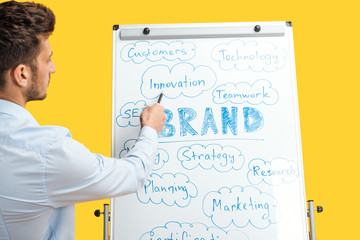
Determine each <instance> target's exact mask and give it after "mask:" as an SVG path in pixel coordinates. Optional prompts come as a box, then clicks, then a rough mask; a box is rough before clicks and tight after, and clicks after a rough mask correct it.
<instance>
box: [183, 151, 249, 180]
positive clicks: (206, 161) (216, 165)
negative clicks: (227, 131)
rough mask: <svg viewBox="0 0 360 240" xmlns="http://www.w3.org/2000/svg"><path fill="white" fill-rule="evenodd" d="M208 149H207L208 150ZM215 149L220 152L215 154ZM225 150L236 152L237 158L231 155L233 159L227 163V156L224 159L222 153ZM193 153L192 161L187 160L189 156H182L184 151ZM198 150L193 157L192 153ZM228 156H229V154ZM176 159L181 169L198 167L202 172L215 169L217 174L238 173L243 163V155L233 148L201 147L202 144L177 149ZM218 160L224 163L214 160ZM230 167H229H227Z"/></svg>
mask: <svg viewBox="0 0 360 240" xmlns="http://www.w3.org/2000/svg"><path fill="white" fill-rule="evenodd" d="M208 148H209V149H208ZM215 148H217V149H216V150H219V148H220V152H221V151H222V152H221V153H218V152H219V151H216V153H215ZM226 149H230V150H232V151H234V152H236V151H237V152H238V153H239V154H237V155H236V156H238V158H236V159H235V154H234V155H233V156H234V157H233V159H232V160H231V157H230V161H228V159H227V156H226V158H225V157H224V153H223V152H225V150H226ZM190 150H192V151H193V154H192V156H194V157H193V160H190V159H189V156H188V155H187V156H184V151H190ZM196 150H199V153H198V154H197V155H196V156H195V155H194V154H195V153H194V151H196ZM207 150H208V151H209V150H210V151H212V154H211V153H206V151H207ZM219 155H220V156H219ZM229 155H230V154H229ZM183 157H185V158H186V157H187V158H188V160H186V159H184V158H183ZM196 157H197V158H198V160H196V159H195V158H196ZM177 158H178V160H179V161H180V162H181V165H182V166H183V168H185V169H187V170H193V169H195V168H197V167H198V166H200V167H201V168H202V169H204V170H210V169H212V168H213V169H215V170H216V171H218V172H222V173H224V172H229V171H231V170H235V171H238V170H240V169H241V168H242V167H243V165H244V162H245V158H244V156H243V154H242V153H241V151H240V150H239V149H237V148H235V147H233V146H221V145H220V144H208V145H206V146H205V145H202V144H192V145H190V146H182V147H181V148H179V150H178V152H177ZM200 158H203V160H200ZM211 158H212V159H213V161H211ZM216 158H217V159H219V158H225V163H226V164H224V162H222V161H221V160H220V161H219V162H216V161H215V159H216ZM227 166H230V167H227Z"/></svg>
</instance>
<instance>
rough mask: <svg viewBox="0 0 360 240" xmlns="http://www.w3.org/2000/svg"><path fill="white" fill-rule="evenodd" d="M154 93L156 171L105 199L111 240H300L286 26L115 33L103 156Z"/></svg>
mask: <svg viewBox="0 0 360 240" xmlns="http://www.w3.org/2000/svg"><path fill="white" fill-rule="evenodd" d="M161 92H163V94H164V97H163V98H162V102H161V104H162V105H163V106H164V107H165V108H166V115H167V119H166V125H165V127H164V129H163V131H162V132H161V133H159V149H158V152H157V155H156V159H154V161H155V167H154V169H153V171H152V173H151V175H150V177H149V179H148V180H147V181H146V183H145V185H144V187H143V188H142V189H141V190H140V191H139V192H138V193H136V194H130V195H127V196H123V197H119V198H114V199H112V200H111V216H112V217H111V229H110V235H111V239H114V240H200V239H203V240H224V239H226V240H259V239H267V240H275V239H276V240H289V239H291V240H304V239H308V229H307V217H306V212H307V209H306V198H305V191H304V176H303V164H302V153H301V138H300V123H299V110H298V102H297V89H296V74H295V62H294V48H293V34H292V25H291V22H257V23H212V24H159V25H128V26H114V30H113V108H112V110H113V112H112V156H113V157H123V156H125V154H126V153H127V151H128V150H129V149H130V148H131V147H132V146H133V144H134V141H135V139H136V137H137V136H138V133H139V129H140V121H139V115H140V112H141V110H142V109H143V108H144V106H146V105H151V104H153V103H155V102H156V100H157V98H158V96H159V94H160V93H161Z"/></svg>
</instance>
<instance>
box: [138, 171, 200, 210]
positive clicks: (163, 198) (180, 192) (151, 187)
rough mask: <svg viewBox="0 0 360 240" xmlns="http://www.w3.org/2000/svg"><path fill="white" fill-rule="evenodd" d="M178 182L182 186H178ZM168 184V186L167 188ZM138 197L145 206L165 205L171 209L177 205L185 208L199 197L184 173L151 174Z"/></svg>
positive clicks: (195, 188) (193, 185)
mask: <svg viewBox="0 0 360 240" xmlns="http://www.w3.org/2000/svg"><path fill="white" fill-rule="evenodd" d="M177 181H178V183H181V184H178V183H177ZM154 182H155V183H154ZM167 184H168V186H166V185H167ZM148 192H149V194H148V195H147V193H148ZM158 193H159V194H158ZM136 195H137V198H138V200H139V201H140V202H141V203H143V204H148V203H149V202H151V203H153V204H157V205H158V204H161V203H163V204H165V205H166V206H169V207H171V206H175V205H176V206H178V207H181V208H184V207H186V206H188V205H189V204H190V202H191V200H192V199H193V198H196V197H197V195H198V189H197V187H196V185H195V184H194V183H193V182H191V181H190V179H189V177H188V176H187V175H185V174H183V173H175V174H173V173H164V174H162V175H159V174H156V173H151V174H150V177H149V178H148V179H147V180H146V182H145V184H144V187H143V188H141V189H140V190H139V191H138V192H137V194H136ZM172 196H175V197H172Z"/></svg>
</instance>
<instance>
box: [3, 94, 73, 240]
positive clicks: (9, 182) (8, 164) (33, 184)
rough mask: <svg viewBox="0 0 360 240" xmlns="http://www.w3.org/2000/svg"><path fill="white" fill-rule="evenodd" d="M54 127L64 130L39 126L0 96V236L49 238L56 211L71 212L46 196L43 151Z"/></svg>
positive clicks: (21, 110)
mask: <svg viewBox="0 0 360 240" xmlns="http://www.w3.org/2000/svg"><path fill="white" fill-rule="evenodd" d="M4 109H6V111H4ZM54 129H57V130H58V131H59V132H61V131H65V129H62V128H58V127H40V126H39V125H38V124H37V122H36V121H35V120H34V119H33V117H32V116H31V115H30V114H29V113H28V112H27V111H25V109H22V107H20V106H18V105H16V104H13V103H10V102H5V101H2V100H0V183H1V186H0V239H10V238H12V239H37V240H38V239H49V238H50V239H51V237H50V236H51V235H52V233H51V228H52V227H51V226H50V225H51V224H54V223H56V218H57V217H59V216H57V215H59V214H60V215H61V214H72V215H73V214H74V211H73V208H74V207H73V206H70V207H68V208H69V209H65V208H63V209H55V208H54V207H51V203H50V201H49V198H48V196H47V186H46V184H47V183H46V176H45V174H46V171H45V169H46V164H47V159H46V157H47V156H46V154H47V151H48V147H49V146H50V145H51V141H54V137H55V136H54V135H55V134H56V131H54ZM61 212H63V213H61ZM69 219H73V218H69ZM73 225H74V224H71V223H69V225H68V227H69V226H70V227H71V226H73ZM54 227H59V226H54ZM49 229H50V231H49ZM26 233H31V234H32V235H25V236H24V234H26Z"/></svg>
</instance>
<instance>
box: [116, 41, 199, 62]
mask: <svg viewBox="0 0 360 240" xmlns="http://www.w3.org/2000/svg"><path fill="white" fill-rule="evenodd" d="M195 55H196V46H195V44H194V43H192V42H183V41H180V40H177V41H173V42H170V43H168V42H164V41H157V42H153V43H150V42H149V41H137V42H135V43H129V44H126V45H125V46H124V47H123V48H122V49H121V52H120V58H121V60H122V61H124V62H131V61H132V62H133V63H135V64H141V63H143V62H145V61H146V60H148V61H150V62H158V61H161V60H162V59H164V60H166V61H175V60H180V61H188V60H191V59H192V58H194V57H195Z"/></svg>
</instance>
